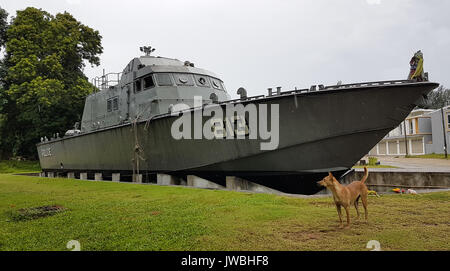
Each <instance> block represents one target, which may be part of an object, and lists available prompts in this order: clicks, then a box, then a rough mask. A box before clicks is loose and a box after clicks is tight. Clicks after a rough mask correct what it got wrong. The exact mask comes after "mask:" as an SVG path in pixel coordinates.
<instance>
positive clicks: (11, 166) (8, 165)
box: [0, 160, 41, 173]
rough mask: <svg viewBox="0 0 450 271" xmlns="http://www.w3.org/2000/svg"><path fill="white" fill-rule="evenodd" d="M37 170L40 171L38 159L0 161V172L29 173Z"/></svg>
mask: <svg viewBox="0 0 450 271" xmlns="http://www.w3.org/2000/svg"><path fill="white" fill-rule="evenodd" d="M39 171H41V167H40V165H39V161H14V160H2V161H0V173H25V172H26V173H30V172H39Z"/></svg>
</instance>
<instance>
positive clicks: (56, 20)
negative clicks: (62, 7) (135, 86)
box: [0, 7, 103, 157]
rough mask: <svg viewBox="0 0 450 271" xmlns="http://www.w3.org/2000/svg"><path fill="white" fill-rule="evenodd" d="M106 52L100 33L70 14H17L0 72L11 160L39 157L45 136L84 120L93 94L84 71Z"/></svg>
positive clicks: (32, 10) (1, 109)
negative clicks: (38, 148) (13, 157)
mask: <svg viewBox="0 0 450 271" xmlns="http://www.w3.org/2000/svg"><path fill="white" fill-rule="evenodd" d="M102 50H103V48H102V46H101V36H100V34H99V33H98V31H95V30H93V29H91V28H89V27H88V26H85V25H83V24H81V23H80V22H79V21H77V20H76V19H75V18H74V17H73V16H72V15H70V14H69V13H67V12H64V13H58V14H56V15H55V16H53V15H51V14H49V13H48V12H46V11H43V10H41V9H36V8H32V7H29V8H26V9H25V10H21V11H17V15H16V17H14V18H13V20H12V21H11V24H10V25H9V27H8V29H7V41H6V55H5V58H4V60H3V61H2V62H3V63H2V65H1V68H0V75H1V74H3V76H2V82H3V85H4V90H3V91H0V104H3V106H2V107H0V114H3V124H1V123H0V125H2V126H0V130H2V131H1V132H0V133H1V134H2V139H1V142H0V144H1V146H0V147H1V148H2V149H3V150H4V151H5V150H7V153H8V155H9V156H11V155H21V156H32V157H36V150H35V144H36V143H37V142H39V138H40V137H42V136H47V137H50V136H52V135H53V134H56V133H60V134H63V133H64V132H65V131H66V130H68V129H70V128H71V127H72V126H73V124H74V123H75V122H76V121H79V120H80V119H81V114H82V110H83V105H84V97H85V96H87V95H88V94H89V93H90V92H91V91H92V90H93V86H92V85H91V84H90V83H89V82H88V80H87V78H86V77H85V75H84V74H83V68H84V67H85V65H86V63H85V62H88V63H90V64H91V65H99V64H100V59H99V57H98V55H99V54H101V53H102ZM2 101H3V102H2ZM2 127H3V128H2ZM6 127H7V128H6Z"/></svg>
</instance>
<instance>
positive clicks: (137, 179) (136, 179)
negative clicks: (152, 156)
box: [133, 174, 142, 183]
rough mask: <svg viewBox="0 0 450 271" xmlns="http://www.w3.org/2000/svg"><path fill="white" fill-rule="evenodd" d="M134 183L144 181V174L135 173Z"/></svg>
mask: <svg viewBox="0 0 450 271" xmlns="http://www.w3.org/2000/svg"><path fill="white" fill-rule="evenodd" d="M133 183H142V174H133Z"/></svg>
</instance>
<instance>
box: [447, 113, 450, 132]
mask: <svg viewBox="0 0 450 271" xmlns="http://www.w3.org/2000/svg"><path fill="white" fill-rule="evenodd" d="M447 128H448V129H450V114H447Z"/></svg>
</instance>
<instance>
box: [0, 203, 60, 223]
mask: <svg viewBox="0 0 450 271" xmlns="http://www.w3.org/2000/svg"><path fill="white" fill-rule="evenodd" d="M66 210H67V209H66V208H64V207H63V206H60V205H46V206H40V207H32V208H23V209H19V210H17V211H9V212H8V216H9V218H10V219H11V221H14V222H19V221H26V220H33V219H37V218H41V217H46V216H52V215H55V214H58V213H61V212H64V211H66Z"/></svg>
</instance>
